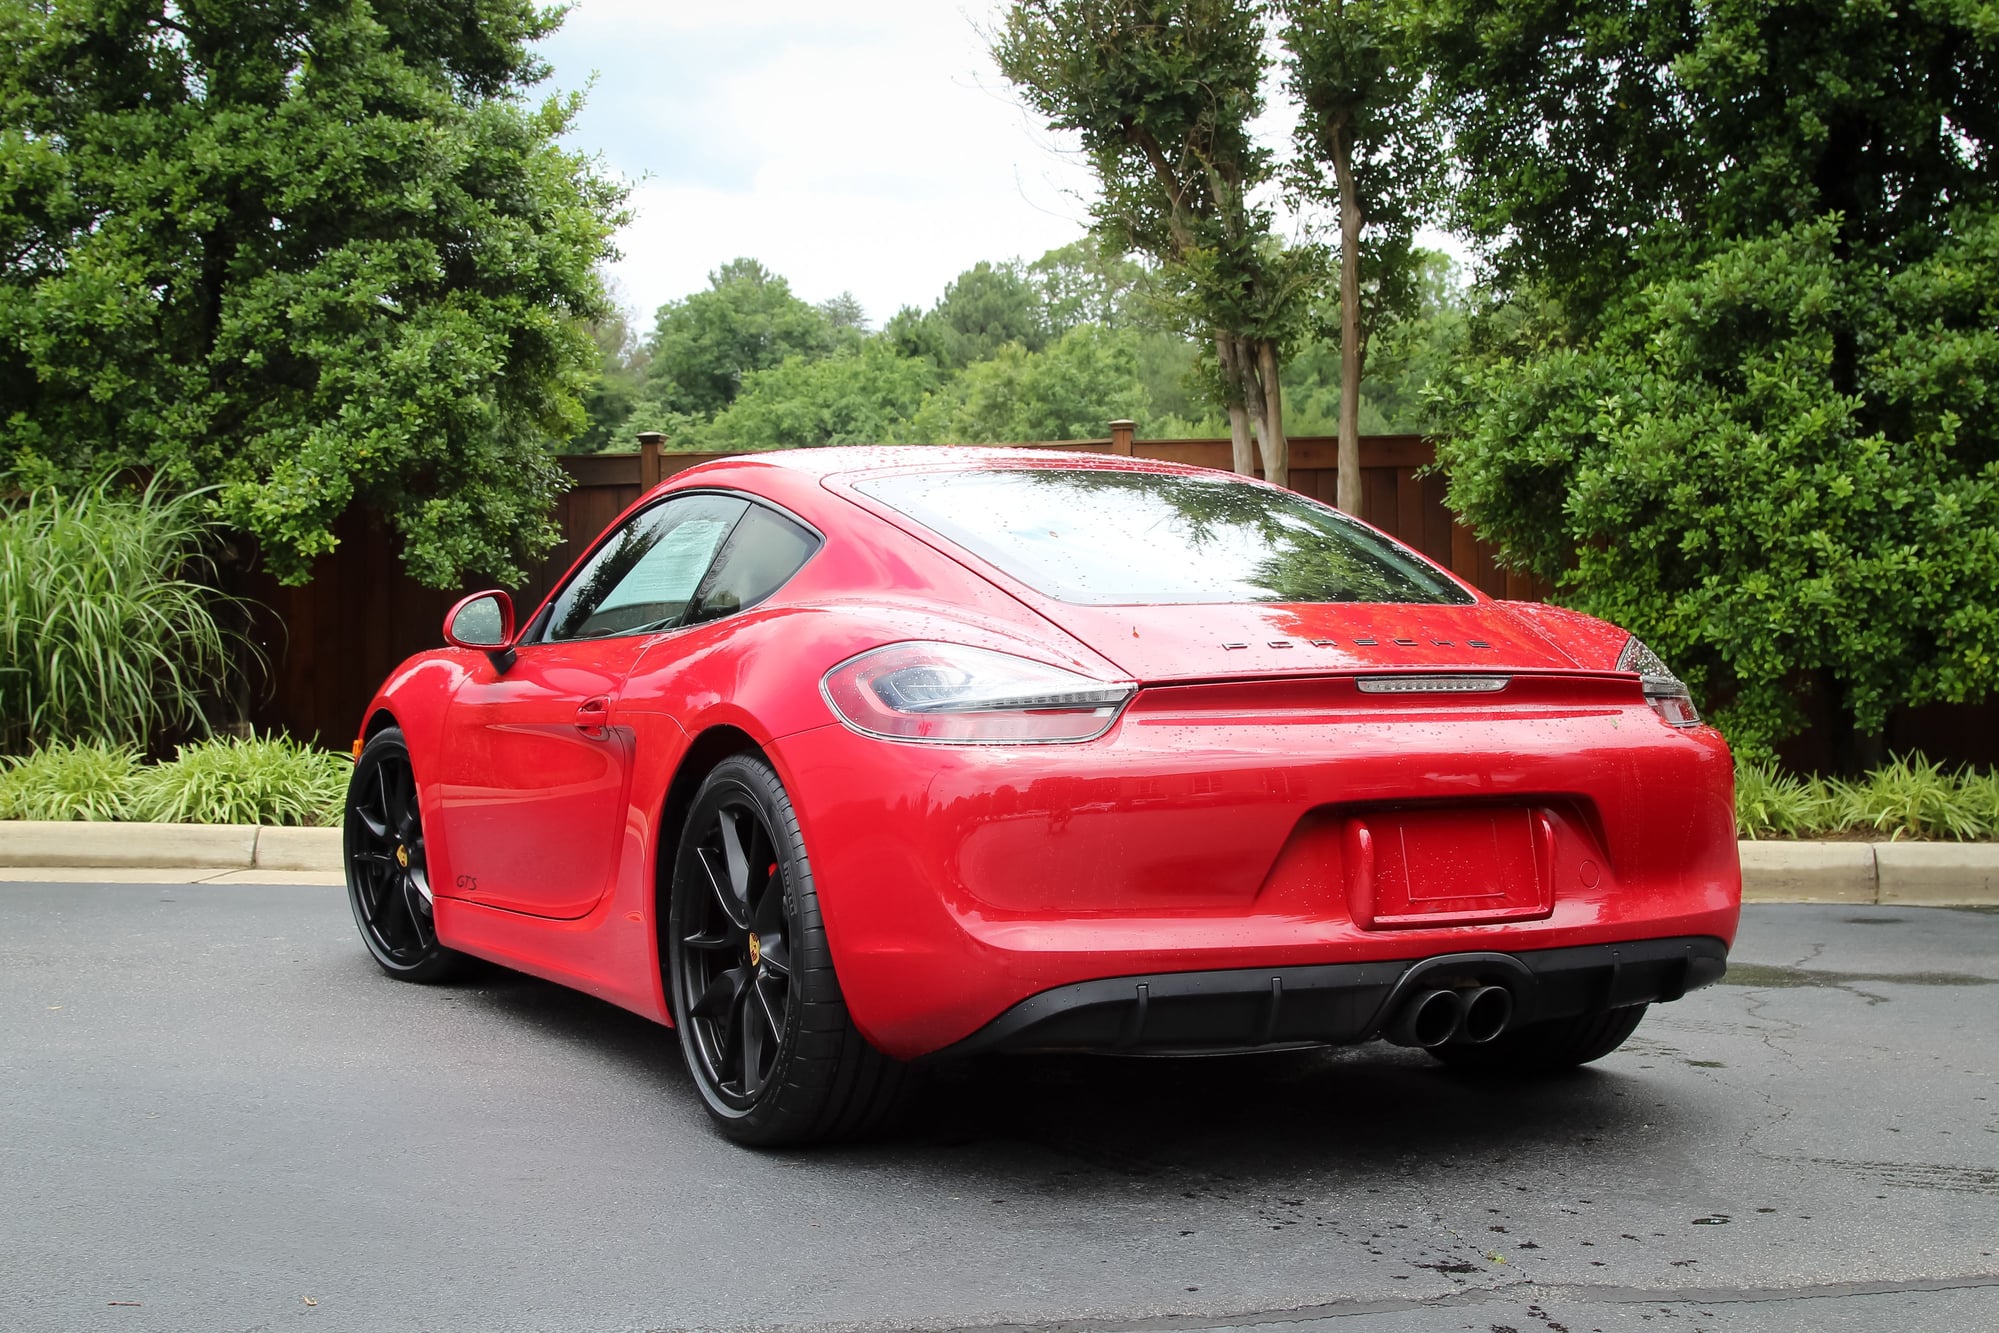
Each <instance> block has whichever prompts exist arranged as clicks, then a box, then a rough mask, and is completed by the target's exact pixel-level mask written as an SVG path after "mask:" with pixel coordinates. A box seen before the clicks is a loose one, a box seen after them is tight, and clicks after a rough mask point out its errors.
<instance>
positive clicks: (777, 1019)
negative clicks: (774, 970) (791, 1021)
mask: <svg viewBox="0 0 1999 1333" xmlns="http://www.w3.org/2000/svg"><path fill="white" fill-rule="evenodd" d="M771 985H772V979H771V978H768V977H759V978H757V980H756V981H755V982H753V983H751V987H750V989H752V990H754V991H755V992H756V996H757V1009H758V1011H759V1012H761V1013H762V1014H763V1020H764V1022H765V1024H767V1025H768V1026H769V1028H770V1035H771V1038H772V1040H774V1041H783V1040H784V1003H783V1001H779V1002H778V1004H777V1007H776V1008H772V1007H771V1002H770V988H771Z"/></svg>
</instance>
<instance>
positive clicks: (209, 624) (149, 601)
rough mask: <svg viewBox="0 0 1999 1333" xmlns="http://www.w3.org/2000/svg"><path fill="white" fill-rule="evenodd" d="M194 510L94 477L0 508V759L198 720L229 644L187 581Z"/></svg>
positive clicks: (198, 521)
mask: <svg viewBox="0 0 1999 1333" xmlns="http://www.w3.org/2000/svg"><path fill="white" fill-rule="evenodd" d="M205 503H206V501H205V499H204V498H203V497H202V496H200V495H199V494H198V493H197V494H188V495H180V496H168V495H166V494H165V493H163V492H162V491H161V489H160V487H159V483H157V482H155V483H154V484H153V485H150V486H148V487H147V488H146V489H145V490H144V491H141V492H137V493H131V492H121V491H119V490H117V489H115V488H114V487H113V486H112V485H111V483H110V482H108V481H105V482H100V483H98V484H97V485H95V486H92V487H89V488H87V489H85V490H82V491H78V492H74V493H71V494H58V493H56V492H54V491H46V490H43V491H34V492H31V493H30V494H29V495H28V496H27V497H26V498H25V499H23V500H22V501H21V502H20V503H19V504H17V505H14V506H13V507H11V508H8V509H5V510H0V752H8V751H13V752H18V751H20V750H22V749H24V748H26V747H27V746H28V745H30V744H35V745H50V744H55V743H58V742H62V741H69V740H94V741H106V742H110V743H112V744H113V745H118V744H132V745H143V744H145V742H146V741H147V740H148V739H149V738H150V737H151V736H153V735H154V734H155V733H156V732H158V731H159V730H161V729H164V728H167V727H173V726H186V727H196V728H199V727H203V726H204V725H205V724H204V721H203V718H202V713H201V699H202V696H203V694H204V693H205V692H206V691H208V690H209V689H211V688H212V687H213V686H214V685H215V683H216V682H217V680H219V679H220V677H221V675H222V673H223V671H224V670H225V668H226V667H227V664H228V653H229V650H230V648H231V647H232V646H236V645H238V643H239V642H240V641H239V640H237V639H236V638H235V637H234V636H231V635H230V634H228V633H227V632H226V631H224V630H223V629H222V628H221V627H220V626H218V625H217V624H216V621H215V614H214V604H215V596H214V594H213V593H211V592H210V591H209V589H207V588H206V587H204V586H202V584H201V583H200V582H199V581H198V580H199V579H200V578H201V577H202V576H203V575H205V574H206V573H207V572H208V570H209V566H208V562H207V559H206V557H205V556H204V555H203V554H202V551H201V546H202V542H203V541H204V539H205V538H206V537H207V535H208V532H209V520H208V519H207V518H206V517H205V515H204V513H203V506H204V504H205ZM241 646H242V647H243V649H244V650H245V651H248V650H249V649H248V645H247V644H242V645H241Z"/></svg>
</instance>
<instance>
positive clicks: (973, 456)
mask: <svg viewBox="0 0 1999 1333" xmlns="http://www.w3.org/2000/svg"><path fill="white" fill-rule="evenodd" d="M744 463H758V464H764V465H766V466H770V467H781V468H785V469H787V470H789V471H793V472H798V473H803V474H806V475H809V476H814V477H819V478H822V479H824V478H830V477H838V476H842V475H845V474H849V473H859V472H877V471H885V470H890V469H905V468H908V469H915V468H924V469H927V468H962V467H977V466H980V465H982V464H991V463H1029V464H1032V463H1040V464H1050V463H1053V464H1058V465H1061V466H1064V467H1085V468H1096V469H1100V470H1103V471H1106V472H1176V473H1189V472H1213V471H1214V469H1212V468H1200V467H1191V466H1188V465H1187V464H1184V463H1169V462H1166V461H1164V460H1161V459H1153V458H1133V457H1131V456H1129V455H1126V454H1097V453H1081V452H1078V451H1075V450H1070V449H1022V448H1017V447H1003V446H986V445H970V444H923V445H912V444H856V445H829V446H827V447H825V448H821V449H771V450H765V451H761V452H756V453H746V454H732V455H730V456H729V457H727V458H718V459H715V460H713V461H712V462H708V463H702V464H698V465H697V466H695V467H691V468H688V469H686V471H685V472H682V473H680V474H679V475H681V476H689V475H693V474H696V473H702V472H706V471H707V470H708V469H710V468H716V469H720V468H725V467H733V466H738V465H741V464H744ZM1217 475H1221V476H1234V475H1235V474H1233V473H1220V474H1217ZM1238 479H1239V480H1244V481H1247V480H1250V478H1246V477H1245V478H1238Z"/></svg>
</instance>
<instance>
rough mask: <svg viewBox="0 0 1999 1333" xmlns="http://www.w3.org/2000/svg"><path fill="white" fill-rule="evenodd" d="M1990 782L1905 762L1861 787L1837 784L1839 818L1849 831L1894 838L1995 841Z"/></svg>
mask: <svg viewBox="0 0 1999 1333" xmlns="http://www.w3.org/2000/svg"><path fill="white" fill-rule="evenodd" d="M1991 782H1992V777H1991V775H1989V774H1988V775H1986V776H1985V777H1984V778H1983V779H1982V780H1981V779H1978V778H1976V777H1971V776H1970V775H1967V774H1964V773H1955V774H1953V773H1946V772H1944V771H1943V770H1941V769H1939V768H1938V767H1937V766H1936V765H1934V764H1931V763H1930V762H1928V761H1927V760H1924V759H1920V758H1918V759H1915V760H1913V761H1911V760H1909V759H1908V758H1906V757H1905V758H1901V759H1897V760H1895V761H1894V762H1893V763H1891V764H1889V765H1888V766H1887V767H1885V768H1878V769H1876V770H1874V771H1873V772H1872V773H1869V774H1868V775H1867V776H1866V777H1864V778H1862V779H1860V780H1859V781H1858V782H1851V783H1847V782H1842V783H1838V784H1837V795H1836V797H1835V799H1834V804H1835V806H1836V810H1835V813H1834V818H1835V820H1836V821H1837V822H1838V823H1840V824H1842V825H1844V826H1845V827H1847V828H1850V829H1855V830H1860V831H1865V832H1869V833H1877V834H1878V833H1885V834H1888V835H1889V836H1890V837H1891V838H1940V839H1950V840H1953V841H1966V840H1975V839H1980V838H1990V837H1993V836H1994V834H1995V829H1994V827H1993V819H1992V811H1991V808H1990V806H1989V804H1987V803H1986V802H1985V801H1984V800H1983V799H1982V798H1983V797H1984V795H1985V791H1986V790H1987V789H1989V787H1990V785H1991ZM1981 807H1983V808H1981Z"/></svg>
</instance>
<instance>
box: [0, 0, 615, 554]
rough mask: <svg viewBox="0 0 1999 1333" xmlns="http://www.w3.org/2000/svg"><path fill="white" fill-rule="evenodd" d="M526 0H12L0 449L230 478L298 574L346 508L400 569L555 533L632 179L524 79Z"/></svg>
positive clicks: (241, 513)
mask: <svg viewBox="0 0 1999 1333" xmlns="http://www.w3.org/2000/svg"><path fill="white" fill-rule="evenodd" d="M559 21H560V11H558V10H543V9H541V8H538V7H537V6H536V5H534V4H533V3H532V2H531V0H375V3H373V4H359V3H352V2H351V0H289V2H288V3H284V4H272V3H263V2H255V3H253V2H252V0H204V2H203V3H198V4H195V3H181V4H170V3H167V2H166V0H131V2H128V0H52V2H51V3H34V2H31V0H0V105H3V106H4V107H5V113H4V120H0V247H4V250H5V253H6V256H7V263H6V265H5V267H4V271H0V402H4V404H5V415H4V418H0V460H4V462H0V467H4V468H6V469H7V470H9V471H11V473H12V474H13V476H14V478H15V480H16V483H17V484H23V485H27V486H40V485H50V484H56V485H65V486H74V485H76V484H78V483H80V482H81V481H83V480H84V479H87V478H90V477H93V476H97V475H100V474H102V473H104V472H105V471H107V470H109V469H115V468H120V467H134V468H139V469H143V470H146V471H149V472H151V473H152V474H153V475H154V476H155V477H160V478H165V479H167V480H168V481H169V482H170V483H171V484H172V485H174V486H176V487H179V488H183V489H191V488H195V487H198V486H203V485H211V484H212V485H215V486H217V487H219V490H218V492H217V503H218V505H219V508H220V511H221V513H222V514H223V515H224V516H226V518H227V519H228V521H230V522H231V523H233V524H234V525H235V526H236V527H238V528H240V529H242V530H243V531H245V532H248V533H250V534H252V535H253V536H255V537H256V538H257V540H258V542H259V544H260V546H261V548H262V550H263V552H264V554H265V557H266V559H267V560H268V561H269V562H270V564H271V565H272V566H273V568H275V570H276V571H277V572H278V573H279V574H280V576H282V577H285V578H288V579H302V578H303V577H304V576H305V574H306V570H307V565H308V562H309V561H310V560H311V558H312V557H313V556H314V555H316V554H318V553H320V552H323V551H326V550H329V549H331V548H332V547H333V545H334V544H335V538H334V535H333V527H334V524H335V522H336V521H337V520H338V519H339V518H340V516H341V515H342V514H343V513H345V512H346V511H347V510H348V509H349V508H350V507H352V506H355V505H357V504H358V505H362V506H365V507H367V508H371V509H373V510H375V511H376V512H378V513H379V514H381V515H383V516H384V517H385V518H386V519H387V521H388V522H389V524H390V525H391V527H392V528H393V529H394V530H395V531H396V532H398V533H399V534H400V536H401V538H402V555H403V559H404V561H405V563H406V564H407V566H408V568H409V569H410V571H411V572H412V573H413V574H415V575H416V576H417V577H418V578H420V579H423V580H424V581H426V582H429V583H432V584H435V585H440V586H442V585H448V584H451V583H454V582H456V581H457V580H458V579H459V578H460V576H461V574H462V573H463V572H465V571H468V570H469V571H478V572H481V573H484V574H486V575H488V576H491V577H497V578H502V579H507V578H517V577H519V576H520V575H521V570H522V565H523V563H524V562H525V561H527V560H528V559H531V558H532V557H534V556H536V555H538V554H539V553H540V552H541V551H542V550H544V549H545V548H546V547H547V546H548V545H549V544H551V543H552V542H553V541H554V540H555V538H556V535H557V534H556V533H555V531H554V529H553V527H552V525H551V524H550V522H549V520H548V512H549V508H550V505H551V503H552V501H553V499H554V497H555V496H556V495H557V494H558V493H559V492H560V490H561V489H562V487H563V485H564V484H565V483H564V479H563V477H562V474H561V473H560V472H559V470H558V469H557V468H556V467H555V466H554V464H553V463H552V462H551V461H550V458H549V452H548V446H549V445H550V444H551V443H552V442H555V441H559V440H562V439H565V438H567V437H568V436H570V435H572V434H574V433H575V432H576V431H577V430H578V429H579V428H581V426H582V425H583V411H582V408H581V405H580V402H579V399H580V396H581V394H582V392H583V390H584V389H585V387H586V385H587V383H588V380H589V376H590V372H591V368H592V364H593V362H594V361H595V359H596V358H595V353H594V349H593V348H592V346H591V342H590V339H589V336H588V334H587V333H586V332H585V331H584V324H585V321H587V320H590V319H592V318H595V317H597V316H599V315H601V314H602V313H603V309H604V298H603V291H602V287H601V284H600V282H599V280H598V278H597V275H596V265H597V264H598V262H599V261H600V260H602V259H603V258H605V257H606V255H607V254H608V252H609V237H610V235H611V233H612V231H613V230H614V229H615V227H616V226H617V225H618V223H619V221H620V219H621V213H620V209H621V206H622V198H623V191H622V189H621V187H618V186H616V185H614V184H612V183H610V182H607V181H605V180H603V179H601V178H600V177H598V176H597V175H596V174H595V173H594V171H593V170H592V168H591V166H590V164H589V163H587V162H586V161H584V160H582V159H581V158H579V157H577V156H576V155H574V154H570V153H566V152H564V151H562V149H561V148H560V147H559V146H558V141H559V139H560V137H561V136H562V134H563V133H565V132H566V131H567V129H568V128H569V126H570V124H571V123H572V120H573V118H574V116H575V113H576V110H577V107H578V103H577V101H576V100H575V99H574V98H568V99H555V100H549V101H544V102H540V103H532V102H530V101H528V100H527V99H528V94H529V92H530V90H531V89H532V88H533V86H534V85H535V84H536V83H537V82H538V81H539V80H541V79H542V78H543V76H544V75H545V73H546V66H545V65H544V64H543V62H541V61H540V60H539V59H537V58H536V57H535V56H534V55H533V53H532V50H531V44H532V42H533V41H534V40H536V39H537V38H539V37H542V36H544V35H546V34H547V33H548V32H550V31H551V30H552V29H553V28H554V27H555V25H556V24H557V23H558V22H559Z"/></svg>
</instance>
